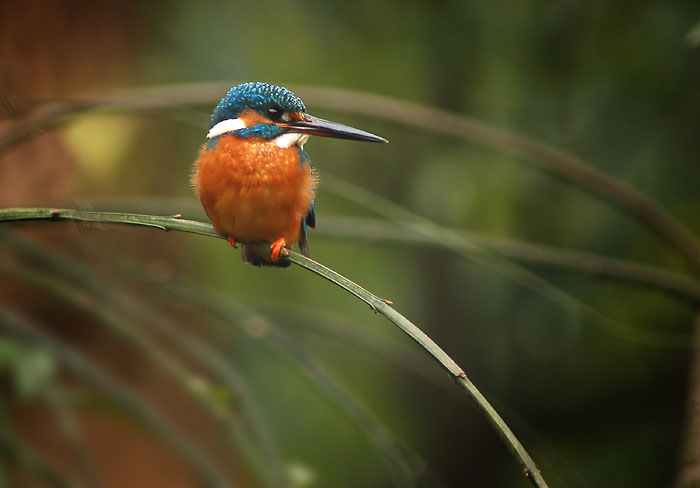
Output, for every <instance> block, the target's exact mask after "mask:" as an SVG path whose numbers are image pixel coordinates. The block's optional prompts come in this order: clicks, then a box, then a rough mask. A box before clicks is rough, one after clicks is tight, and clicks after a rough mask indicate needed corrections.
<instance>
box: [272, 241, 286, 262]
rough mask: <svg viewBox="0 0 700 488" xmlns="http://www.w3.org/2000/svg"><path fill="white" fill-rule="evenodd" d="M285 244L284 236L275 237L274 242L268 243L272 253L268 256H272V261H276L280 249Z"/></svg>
mask: <svg viewBox="0 0 700 488" xmlns="http://www.w3.org/2000/svg"><path fill="white" fill-rule="evenodd" d="M286 245H287V241H285V240H284V237H280V238H279V239H277V240H276V241H275V242H273V243H272V244H270V250H271V251H272V254H271V255H270V257H271V258H272V260H273V261H277V260H278V259H279V257H280V251H282V248H283V247H284V246H286Z"/></svg>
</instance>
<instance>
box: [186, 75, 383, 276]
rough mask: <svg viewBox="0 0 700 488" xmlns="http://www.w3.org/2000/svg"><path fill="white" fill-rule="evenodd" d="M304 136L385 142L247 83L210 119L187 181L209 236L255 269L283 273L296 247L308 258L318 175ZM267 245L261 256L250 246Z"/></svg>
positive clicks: (286, 94)
mask: <svg viewBox="0 0 700 488" xmlns="http://www.w3.org/2000/svg"><path fill="white" fill-rule="evenodd" d="M312 135H316V136H323V137H334V138H338V139H349V140H356V141H367V142H378V143H386V142H388V141H387V140H386V139H384V138H382V137H379V136H376V135H374V134H371V133H369V132H365V131H363V130H359V129H355V128H353V127H350V126H347V125H343V124H339V123H336V122H331V121H328V120H324V119H321V118H318V117H314V116H311V115H309V114H308V113H306V107H305V105H304V103H303V102H302V101H301V99H300V98H299V97H297V96H296V95H295V94H294V93H292V92H291V91H290V90H288V89H287V88H285V87H283V86H279V85H272V84H269V83H264V82H249V83H242V84H240V85H237V86H234V87H233V88H231V89H230V90H229V91H228V92H227V93H226V95H225V96H224V97H223V98H222V99H221V101H220V102H219V103H218V105H217V106H216V108H215V109H214V112H213V113H212V115H211V120H210V125H209V132H208V133H207V136H206V137H207V141H206V142H205V143H204V144H203V146H202V148H201V150H200V151H199V155H198V156H197V159H196V160H195V162H194V164H193V170H192V174H191V183H192V186H193V188H194V191H195V193H196V195H197V196H199V199H200V201H201V203H202V206H203V207H204V210H205V212H206V213H207V216H208V217H209V220H210V221H211V223H212V225H213V227H214V230H215V231H216V232H217V233H218V234H220V235H222V236H224V237H227V238H228V241H229V243H230V244H231V245H232V246H233V247H234V248H235V247H237V244H239V243H240V244H241V245H242V248H241V256H242V258H243V261H244V262H246V263H250V264H253V265H255V266H274V267H287V266H289V264H290V263H289V260H287V259H280V256H281V255H283V256H284V255H286V253H285V252H283V251H282V250H283V249H284V248H291V246H293V245H294V244H295V243H297V242H298V245H299V250H300V252H301V253H302V254H303V255H304V256H307V257H308V256H309V247H308V241H307V231H308V228H309V227H315V226H316V206H315V203H314V197H315V193H316V188H317V186H318V176H317V173H316V171H315V170H314V168H313V167H312V166H311V162H310V160H309V156H308V154H307V153H306V151H305V150H304V144H305V143H306V142H307V141H308V139H309V137H310V136H312ZM261 243H269V252H267V250H266V249H260V247H258V246H252V245H253V244H261Z"/></svg>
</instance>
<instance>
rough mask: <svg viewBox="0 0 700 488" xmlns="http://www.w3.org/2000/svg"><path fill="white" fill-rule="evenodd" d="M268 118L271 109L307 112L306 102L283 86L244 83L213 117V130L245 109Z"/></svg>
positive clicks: (236, 87)
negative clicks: (268, 111)
mask: <svg viewBox="0 0 700 488" xmlns="http://www.w3.org/2000/svg"><path fill="white" fill-rule="evenodd" d="M247 108H248V109H253V110H255V111H256V112H258V113H260V114H261V115H263V116H267V110H268V109H269V108H276V109H278V110H281V111H282V112H306V107H305V106H304V102H302V101H301V100H300V99H299V97H297V96H296V95H295V94H294V93H292V92H291V91H289V90H287V89H286V88H285V87H283V86H277V85H270V84H269V83H262V82H256V83H252V82H251V83H243V84H241V85H238V86H234V87H233V88H231V89H230V90H229V91H228V93H227V94H226V96H225V97H224V98H222V99H221V101H220V102H219V104H218V105H217V106H216V108H215V109H214V113H212V115H211V125H210V126H209V128H210V129H211V128H212V127H214V125H216V124H218V123H219V122H221V121H222V120H226V119H235V118H236V117H238V115H239V114H240V113H241V112H242V111H243V110H244V109H247Z"/></svg>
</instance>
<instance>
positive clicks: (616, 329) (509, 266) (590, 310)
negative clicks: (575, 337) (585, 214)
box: [324, 174, 696, 349]
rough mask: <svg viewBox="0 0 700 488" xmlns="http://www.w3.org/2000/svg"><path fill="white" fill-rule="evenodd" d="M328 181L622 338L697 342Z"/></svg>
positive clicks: (651, 343)
mask: <svg viewBox="0 0 700 488" xmlns="http://www.w3.org/2000/svg"><path fill="white" fill-rule="evenodd" d="M324 182H325V188H326V189H330V190H331V191H333V192H334V193H335V194H337V195H340V196H343V197H344V198H347V199H348V200H349V201H352V202H355V203H357V204H358V205H362V206H364V207H365V208H368V209H371V210H373V211H375V212H377V213H379V214H380V215H384V216H385V217H387V218H389V219H392V220H394V221H395V222H398V223H401V224H402V225H404V226H405V227H406V228H407V229H409V230H411V231H412V232H414V233H416V234H418V235H421V236H424V237H426V238H428V239H430V240H432V241H434V242H436V243H438V242H439V245H440V246H441V247H442V248H443V249H445V250H448V251H450V252H452V253H454V254H456V255H458V256H462V257H464V258H465V259H468V260H470V261H472V262H475V263H477V264H479V265H480V266H484V267H486V268H488V269H491V270H494V271H496V272H498V273H501V274H502V275H504V276H507V277H508V278H509V279H511V280H513V281H515V282H517V283H520V284H521V285H523V286H525V287H527V288H529V289H530V290H533V291H535V292H536V293H538V294H539V295H541V296H543V297H545V298H547V299H548V300H550V301H551V302H552V303H555V304H557V305H558V306H560V307H562V308H563V309H565V310H568V311H569V312H575V313H583V314H584V315H586V316H588V317H590V318H592V319H593V320H594V321H593V323H594V324H596V325H598V326H599V327H600V328H601V329H602V330H603V331H605V332H606V333H608V334H610V335H612V336H614V337H616V338H618V339H620V340H623V341H627V342H631V343H634V344H640V345H644V346H648V347H669V348H678V349H681V348H682V349H687V348H694V347H695V346H696V344H694V343H692V342H691V341H690V337H689V336H688V335H687V334H677V333H658V332H653V331H644V330H639V329H633V328H631V327H628V326H626V325H624V324H621V323H619V322H618V321H616V320H613V319H611V318H610V317H607V316H606V315H604V314H603V313H601V312H599V311H598V310H596V309H595V308H594V307H591V306H590V305H588V304H586V303H584V302H582V301H580V300H578V299H576V298H575V297H572V296H571V295H569V294H567V293H566V292H564V291H563V290H561V289H560V288H558V287H557V286H555V285H553V284H552V283H550V282H549V281H547V280H546V279H544V278H542V277H541V276H539V275H537V274H535V273H532V272H530V271H529V270H527V269H526V268H523V267H522V266H520V265H518V264H516V263H514V262H512V261H509V260H505V259H501V258H500V257H499V256H496V255H495V254H493V253H492V252H490V251H488V250H487V249H485V248H483V247H481V246H479V245H477V244H476V242H472V241H470V240H468V239H465V238H464V237H463V236H462V235H461V234H460V233H458V232H456V231H455V230H452V229H449V228H447V227H443V226H441V225H439V224H436V223H434V222H433V221H431V220H429V219H427V218H424V217H421V216H419V215H417V214H414V213H413V212H411V211H410V210H407V209H405V208H404V207H402V206H400V205H398V204H396V203H394V202H392V201H390V200H388V199H386V198H384V197H382V196H381V195H377V194H376V193H373V192H371V191H369V190H366V189H364V188H361V187H359V186H357V185H354V184H353V183H350V182H348V181H345V180H342V179H339V178H335V177H332V176H330V175H328V174H326V175H325V176H324Z"/></svg>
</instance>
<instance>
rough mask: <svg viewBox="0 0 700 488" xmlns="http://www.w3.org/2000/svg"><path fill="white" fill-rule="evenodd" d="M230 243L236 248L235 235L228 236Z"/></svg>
mask: <svg viewBox="0 0 700 488" xmlns="http://www.w3.org/2000/svg"><path fill="white" fill-rule="evenodd" d="M228 243H229V244H231V246H233V248H234V249H236V247H237V246H236V238H235V237H233V236H228Z"/></svg>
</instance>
